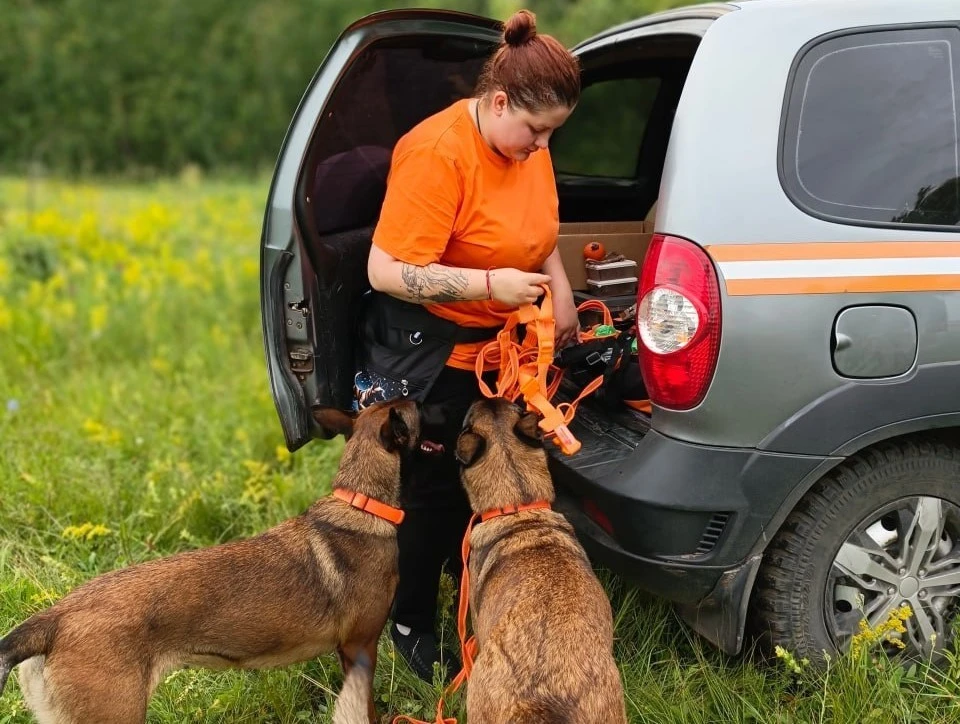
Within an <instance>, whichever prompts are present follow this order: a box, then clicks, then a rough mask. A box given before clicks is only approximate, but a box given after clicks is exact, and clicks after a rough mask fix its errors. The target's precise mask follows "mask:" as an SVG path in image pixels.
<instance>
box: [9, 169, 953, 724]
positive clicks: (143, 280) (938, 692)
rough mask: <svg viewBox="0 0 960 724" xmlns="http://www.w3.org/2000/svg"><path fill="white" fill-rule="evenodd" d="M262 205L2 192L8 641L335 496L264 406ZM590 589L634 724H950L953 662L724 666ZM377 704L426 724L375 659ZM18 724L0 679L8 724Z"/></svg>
mask: <svg viewBox="0 0 960 724" xmlns="http://www.w3.org/2000/svg"><path fill="white" fill-rule="evenodd" d="M267 185H268V182H267V180H266V179H260V180H257V181H244V182H227V181H208V180H204V179H201V178H199V177H198V176H197V175H185V176H183V177H182V178H179V179H171V180H169V181H166V182H163V183H156V184H152V185H144V186H133V185H109V184H102V185H84V184H74V183H65V182H55V181H50V180H45V181H32V182H28V181H25V180H22V179H0V633H2V632H5V631H6V630H8V629H10V628H12V627H13V626H14V625H15V624H16V623H18V622H20V621H21V620H23V619H24V618H26V617H27V616H28V615H29V614H31V613H32V612H35V611H37V610H39V609H41V608H43V607H45V606H47V605H49V604H50V603H51V602H53V601H55V600H56V599H57V598H59V597H60V596H62V595H63V594H64V593H66V592H67V591H69V590H70V589H71V588H73V587H74V586H76V585H78V584H79V583H81V582H83V581H86V580H88V579H90V578H91V577H93V576H95V575H97V574H98V573H101V572H104V571H109V570H112V569H115V568H118V567H121V566H125V565H129V564H132V563H137V562H140V561H145V560H149V559H152V558H156V557H158V556H162V555H166V554H169V553H173V552H176V551H182V550H187V549H191V548H196V547H200V546H206V545H211V544H215V543H219V542H223V541H227V540H231V539H235V538H238V537H244V536H249V535H252V534H255V533H257V532H259V531H262V530H264V529H265V528H267V527H269V526H270V525H272V524H274V523H276V522H277V521H280V520H282V519H283V518H285V517H288V516H291V515H294V514H297V513H299V512H300V511H302V510H303V509H304V508H305V507H306V506H307V505H308V504H309V503H310V501H312V500H313V499H314V498H316V497H319V496H321V495H324V494H325V493H327V492H328V491H329V480H330V476H331V473H332V471H333V470H334V468H335V466H336V464H337V459H338V455H339V452H340V449H341V443H340V441H331V442H325V443H321V442H315V443H313V444H311V445H308V446H307V447H306V448H304V449H302V450H300V451H298V452H297V453H295V454H293V455H290V454H289V453H288V452H287V451H286V448H285V447H284V446H283V439H282V435H281V432H280V427H279V423H278V420H277V417H276V413H275V411H274V408H273V403H272V401H271V399H270V395H269V386H268V383H267V378H266V373H265V367H264V360H263V350H262V344H261V332H260V317H259V302H258V273H259V271H258V253H259V252H258V239H259V231H260V222H261V219H262V212H263V205H264V202H265V194H266V190H267ZM601 577H602V579H603V581H604V582H605V584H606V586H607V589H608V591H609V592H610V596H611V600H612V602H613V606H614V614H615V618H616V635H617V641H616V651H615V653H616V656H617V660H618V661H619V662H620V665H621V670H622V673H623V678H624V682H625V688H626V694H627V709H628V712H629V714H630V720H631V721H632V722H654V723H657V724H660V723H661V722H684V723H686V722H690V723H692V724H696V723H706V722H718V723H720V722H784V723H786V722H797V723H801V722H802V723H806V722H819V721H830V722H877V723H886V722H952V721H960V707H958V706H957V705H955V703H954V702H955V697H956V696H957V694H958V693H960V685H958V682H960V657H958V656H956V655H955V654H953V653H951V655H950V656H949V657H948V660H947V662H946V664H945V665H944V667H943V669H942V670H940V671H937V670H933V669H931V668H930V667H928V666H926V665H925V664H923V663H921V664H919V665H914V666H912V667H910V668H905V667H900V668H898V667H897V666H895V665H893V664H891V663H889V662H887V661H886V660H885V659H882V658H876V656H875V654H876V649H875V648H874V647H872V646H871V645H870V642H869V637H865V638H864V645H863V647H862V650H861V652H860V653H859V654H858V655H857V656H844V657H841V658H839V659H835V660H833V661H832V662H830V664H829V666H828V667H826V668H814V667H812V666H810V665H805V664H804V663H803V662H794V661H793V660H792V658H791V657H790V656H789V654H786V655H784V656H782V657H781V659H780V660H779V661H774V662H773V664H771V665H764V664H760V663H755V662H754V661H753V660H752V659H750V658H747V657H744V658H735V659H731V658H727V657H724V656H722V655H720V654H719V653H717V652H716V651H714V650H712V649H711V648H709V647H708V646H706V645H705V644H703V643H702V642H701V641H700V640H699V639H697V638H695V637H694V636H693V635H692V634H690V633H689V632H688V631H687V630H686V629H685V628H684V627H683V626H682V625H681V624H680V623H679V622H678V620H677V618H676V617H675V615H674V614H673V612H672V611H671V609H670V608H669V607H667V606H666V605H664V604H663V603H662V602H659V601H657V600H653V599H650V598H648V597H646V596H644V595H643V594H641V593H639V592H637V591H636V590H634V589H631V588H629V587H628V586H626V585H625V584H623V583H622V582H620V581H619V580H618V579H616V578H613V577H611V576H609V575H607V574H605V573H603V572H601ZM451 593H452V592H451V590H450V588H449V586H448V587H446V588H445V590H444V594H443V596H444V601H445V602H446V603H447V604H448V605H449V602H450V601H451V598H452V596H451ZM445 626H446V628H445V630H447V631H450V630H451V627H450V619H449V611H448V612H447V617H446V619H445ZM571 654H572V655H575V654H574V652H571ZM340 683H341V676H340V672H339V667H338V665H337V663H336V661H335V658H334V657H333V656H332V655H330V656H324V657H321V658H320V659H318V660H316V661H312V662H309V663H306V664H303V665H299V666H293V667H289V668H285V669H281V670H272V671H263V672H233V671H228V672H209V671H203V670H182V671H178V672H175V673H173V674H171V675H170V676H169V677H168V678H167V679H166V681H165V682H164V683H163V684H161V686H160V688H159V690H158V691H157V694H156V695H155V697H154V699H153V701H152V703H151V706H150V714H149V721H151V722H158V723H159V722H164V723H168V722H169V723H172V722H250V723H257V722H305V721H308V722H325V721H328V720H329V711H330V709H331V706H332V702H333V698H334V696H335V692H336V691H337V690H338V689H339V686H340ZM375 684H376V691H377V699H378V702H379V706H380V710H381V711H382V712H383V713H384V714H390V715H393V714H398V713H405V714H412V715H416V716H419V717H425V716H429V715H430V714H431V712H433V711H434V709H435V705H436V699H437V696H438V693H439V691H440V690H441V687H440V686H439V685H438V684H437V685H434V686H430V685H427V684H422V683H420V682H419V681H418V680H416V679H415V678H414V677H413V676H412V674H410V672H409V671H408V670H407V669H406V668H405V666H404V665H403V663H402V661H400V660H399V659H397V658H395V657H394V655H393V650H392V646H391V644H390V643H389V640H388V639H387V638H384V639H383V641H382V643H381V650H380V662H379V666H378V670H377V673H376V682H375ZM461 703H462V700H461V699H460V698H455V699H454V701H453V702H452V705H453V706H452V713H453V714H455V715H458V717H459V721H460V722H461V724H462V722H463V721H464V718H463V712H462V710H460V709H459V708H458V707H459V705H460V704H461ZM29 721H31V719H30V717H29V715H28V714H27V713H26V712H25V710H24V707H23V702H22V698H21V696H20V692H19V689H18V687H17V684H16V681H15V677H11V681H10V683H9V684H8V686H7V691H6V693H5V694H4V695H3V697H2V698H0V724H8V723H10V724H12V723H14V722H16V723H18V724H19V723H21V722H29Z"/></svg>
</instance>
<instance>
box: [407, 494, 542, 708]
mask: <svg viewBox="0 0 960 724" xmlns="http://www.w3.org/2000/svg"><path fill="white" fill-rule="evenodd" d="M549 509H550V503H549V502H547V501H546V500H538V501H535V502H533V503H524V504H522V505H508V506H505V507H503V508H494V509H493V510H488V511H486V512H484V513H481V514H477V513H474V515H473V517H471V518H470V522H469V524H467V532H466V533H465V534H464V536H463V543H462V544H461V546H460V554H461V556H462V557H463V573H462V574H461V576H460V601H459V604H458V606H457V635H458V636H459V638H460V657H461V658H462V659H463V668H461V669H460V673H458V674H457V675H456V676H455V677H454V678H453V681H451V682H450V683H449V684H448V685H447V688H446V689H444V690H443V694H441V695H440V699H439V701H437V716H436V718H435V719H434V720H433V721H432V722H427V721H422V720H421V719H414V718H413V717H409V716H406V715H404V714H401V715H399V716H396V717H394V718H393V724H402V723H403V722H407V724H457V720H456V718H455V717H444V715H443V702H444V699H446V698H447V697H448V696H450V695H451V694H455V693H456V692H457V690H458V689H459V688H460V687H461V686H463V684H464V682H466V680H467V679H469V678H470V673H471V672H472V671H473V660H474V659H475V658H476V657H477V637H476V636H469V637H468V636H467V613H468V612H469V610H470V570H469V566H468V564H469V562H470V536H471V535H472V533H473V526H474V525H475V524H476V523H477V521H478V520H479V521H480V522H481V523H484V522H486V521H488V520H490V519H491V518H496V517H498V516H501V515H512V514H514V513H521V512H523V511H525V510H549Z"/></svg>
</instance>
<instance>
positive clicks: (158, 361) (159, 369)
mask: <svg viewBox="0 0 960 724" xmlns="http://www.w3.org/2000/svg"><path fill="white" fill-rule="evenodd" d="M150 369H152V370H153V371H154V372H156V373H157V374H159V375H167V374H169V373H170V370H171V369H173V367H172V366H171V365H170V363H169V362H168V361H167V360H165V359H163V358H162V357H154V358H153V359H152V360H150Z"/></svg>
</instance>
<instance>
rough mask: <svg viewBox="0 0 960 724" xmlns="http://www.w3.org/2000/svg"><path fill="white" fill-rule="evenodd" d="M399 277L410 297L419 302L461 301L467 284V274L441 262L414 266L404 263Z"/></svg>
mask: <svg viewBox="0 0 960 724" xmlns="http://www.w3.org/2000/svg"><path fill="white" fill-rule="evenodd" d="M400 277H401V279H403V284H404V286H405V287H406V292H407V294H408V295H409V296H410V299H412V300H413V301H415V302H417V303H420V304H423V303H424V302H460V301H463V295H464V292H466V291H467V286H468V284H469V280H468V279H467V275H466V274H465V273H463V272H462V271H461V270H459V269H455V268H453V267H447V266H443V265H442V264H427V265H426V266H414V265H413V264H406V263H404V264H403V266H402V267H401V269H400Z"/></svg>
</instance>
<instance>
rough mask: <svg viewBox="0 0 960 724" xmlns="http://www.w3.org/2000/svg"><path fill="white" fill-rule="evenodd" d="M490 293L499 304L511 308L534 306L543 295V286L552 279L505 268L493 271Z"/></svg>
mask: <svg viewBox="0 0 960 724" xmlns="http://www.w3.org/2000/svg"><path fill="white" fill-rule="evenodd" d="M489 274H490V292H491V295H492V296H493V298H494V299H496V300H497V301H498V302H501V303H503V304H506V305H507V306H509V307H519V306H520V305H521V304H532V303H533V302H535V301H537V299H538V298H539V297H540V296H541V295H542V294H543V288H542V287H541V286H540V285H541V284H548V283H549V282H550V277H549V276H547V275H546V274H537V273H533V272H525V271H520V270H519V269H511V268H509V267H505V268H503V269H491V270H490V272H489Z"/></svg>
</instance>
